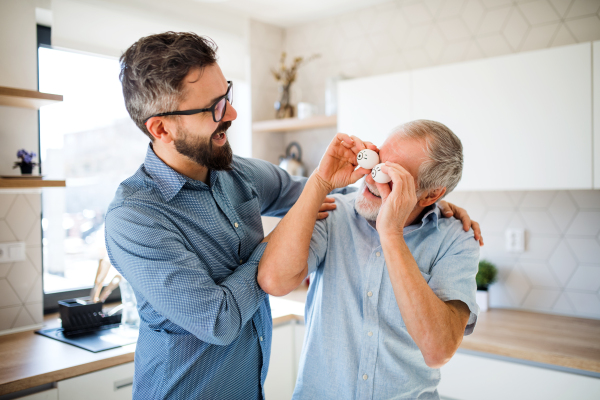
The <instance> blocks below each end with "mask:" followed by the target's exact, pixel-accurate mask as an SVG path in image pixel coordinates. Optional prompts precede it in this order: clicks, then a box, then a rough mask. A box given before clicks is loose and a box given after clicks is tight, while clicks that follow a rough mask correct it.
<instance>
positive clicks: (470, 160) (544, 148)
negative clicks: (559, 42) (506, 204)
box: [412, 43, 592, 190]
mask: <svg viewBox="0 0 600 400" xmlns="http://www.w3.org/2000/svg"><path fill="white" fill-rule="evenodd" d="M590 47H591V44H590V43H582V44H577V45H572V46H566V47H558V48H553V49H548V50H541V51H535V52H529V53H520V54H513V55H508V56H503V57H497V58H490V59H484V60H478V61H472V62H467V63H461V64H454V65H446V66H440V67H435V68H428V69H423V70H418V71H413V74H412V89H413V110H414V112H413V115H412V118H413V119H420V118H425V119H432V120H436V121H440V122H442V123H444V124H446V125H447V126H448V127H449V128H450V129H452V130H453V131H454V133H456V135H457V136H458V137H459V138H460V139H461V141H462V143H463V146H464V162H465V167H464V173H463V178H462V181H461V183H460V184H459V186H458V188H457V189H459V190H542V189H591V187H592V151H591V145H592V136H591V132H592V126H591V124H592V115H591V110H592V104H591V99H592V92H591V91H592V81H591V78H592V75H591V65H592V64H591V48H590Z"/></svg>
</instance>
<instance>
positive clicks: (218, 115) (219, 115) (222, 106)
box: [215, 98, 227, 122]
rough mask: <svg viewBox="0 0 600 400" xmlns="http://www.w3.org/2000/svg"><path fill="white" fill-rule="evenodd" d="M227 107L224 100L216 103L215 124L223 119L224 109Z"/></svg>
mask: <svg viewBox="0 0 600 400" xmlns="http://www.w3.org/2000/svg"><path fill="white" fill-rule="evenodd" d="M226 105H227V101H226V99H225V98H223V99H221V100H220V101H219V102H218V103H217V106H216V107H215V120H216V122H219V121H220V120H222V119H223V115H224V114H225V107H226Z"/></svg>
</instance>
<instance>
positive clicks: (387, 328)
mask: <svg viewBox="0 0 600 400" xmlns="http://www.w3.org/2000/svg"><path fill="white" fill-rule="evenodd" d="M334 197H335V198H336V204H337V209H336V211H335V212H332V213H331V214H330V216H329V217H328V218H327V219H325V220H322V221H317V223H316V225H315V229H314V231H313V237H312V240H311V244H310V252H309V259H308V267H309V273H310V274H311V275H310V277H311V283H310V288H309V291H308V297H307V302H306V312H305V318H306V335H305V338H304V347H303V349H302V355H301V357H300V368H299V372H298V380H297V383H296V389H295V391H294V397H293V398H294V399H306V400H318V399H324V400H325V399H348V400H349V399H439V395H438V392H437V385H438V382H439V380H440V372H439V370H438V369H432V368H429V367H428V366H427V365H426V364H425V361H424V359H423V356H422V354H421V352H420V350H419V348H418V347H417V345H416V344H415V342H414V340H413V339H412V338H411V337H410V335H409V334H408V331H407V330H406V325H405V324H404V321H403V320H402V315H401V314H400V309H399V308H398V304H397V302H396V298H395V296H394V291H393V288H392V284H391V281H390V278H389V275H388V271H387V267H386V263H385V258H384V254H383V250H382V248H381V243H380V240H379V235H378V233H377V231H376V230H375V229H374V228H373V227H372V226H371V225H369V223H368V222H367V220H366V219H364V218H363V217H361V216H360V215H358V214H357V213H356V211H355V210H354V199H355V197H356V195H355V194H349V195H343V196H338V195H336V196H334ZM404 239H405V241H406V244H407V245H408V247H409V249H410V251H411V253H412V255H413V257H414V258H415V260H416V262H417V264H418V266H419V269H420V270H421V275H422V276H423V279H425V280H426V281H427V283H428V285H429V287H430V288H431V290H433V292H434V293H435V294H436V295H437V296H438V297H439V298H440V299H441V300H443V301H448V300H461V301H462V302H464V303H465V304H466V305H467V306H468V307H469V309H470V310H471V315H470V318H469V322H468V325H467V328H466V330H465V335H468V334H470V333H471V332H472V331H473V328H474V326H475V322H476V320H477V313H478V312H479V308H478V307H477V304H476V303H475V292H476V284H475V275H476V274H477V265H478V261H479V243H478V242H477V241H476V240H474V239H473V232H472V231H469V232H465V231H463V228H462V223H461V222H459V221H457V220H456V219H454V218H440V212H439V209H438V208H437V206H434V207H433V208H432V209H431V210H429V211H428V212H427V213H426V214H425V215H424V216H423V218H422V220H421V221H418V223H416V224H413V225H411V226H409V227H407V228H405V230H404Z"/></svg>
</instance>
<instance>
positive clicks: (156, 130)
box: [146, 117, 173, 143]
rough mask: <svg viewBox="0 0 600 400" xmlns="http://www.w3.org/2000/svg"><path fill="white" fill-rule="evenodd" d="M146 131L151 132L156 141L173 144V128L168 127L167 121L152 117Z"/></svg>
mask: <svg viewBox="0 0 600 400" xmlns="http://www.w3.org/2000/svg"><path fill="white" fill-rule="evenodd" d="M146 129H148V132H150V134H151V135H152V137H153V138H154V139H155V140H160V141H161V142H164V143H171V142H172V141H173V135H172V134H171V127H170V126H167V125H166V124H165V121H164V120H163V119H162V118H160V117H152V118H150V119H149V120H148V121H146Z"/></svg>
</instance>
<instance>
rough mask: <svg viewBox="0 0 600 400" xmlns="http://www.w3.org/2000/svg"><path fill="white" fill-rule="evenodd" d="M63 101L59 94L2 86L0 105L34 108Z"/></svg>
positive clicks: (0, 88)
mask: <svg viewBox="0 0 600 400" xmlns="http://www.w3.org/2000/svg"><path fill="white" fill-rule="evenodd" d="M61 101H63V97H62V96H61V95H59V94H50V93H42V92H37V91H35V90H25V89H16V88H9V87H5V86H0V106H9V107H22V108H32V109H34V110H38V109H39V108H40V107H43V106H47V105H50V104H55V103H58V102H61Z"/></svg>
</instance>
